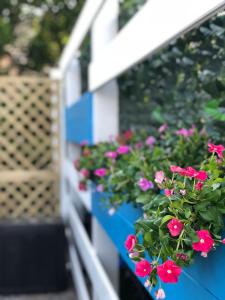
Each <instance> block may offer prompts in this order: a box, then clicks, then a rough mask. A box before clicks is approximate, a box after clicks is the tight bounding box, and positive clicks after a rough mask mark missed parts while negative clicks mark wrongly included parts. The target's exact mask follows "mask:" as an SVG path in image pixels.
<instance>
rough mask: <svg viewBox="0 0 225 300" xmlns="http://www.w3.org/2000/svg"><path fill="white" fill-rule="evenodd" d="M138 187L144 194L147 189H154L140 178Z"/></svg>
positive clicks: (150, 183) (148, 182)
mask: <svg viewBox="0 0 225 300" xmlns="http://www.w3.org/2000/svg"><path fill="white" fill-rule="evenodd" d="M138 186H139V187H140V189H141V190H142V191H144V192H145V191H147V190H149V189H152V188H153V187H154V184H153V183H152V182H151V181H149V180H148V179H146V178H140V179H139V181H138Z"/></svg>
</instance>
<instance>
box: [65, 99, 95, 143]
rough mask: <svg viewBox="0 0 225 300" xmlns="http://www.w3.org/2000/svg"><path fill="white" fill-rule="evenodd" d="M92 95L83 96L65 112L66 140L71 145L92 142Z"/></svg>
mask: <svg viewBox="0 0 225 300" xmlns="http://www.w3.org/2000/svg"><path fill="white" fill-rule="evenodd" d="M92 112H93V95H92V94H91V93H85V94H83V95H82V96H81V97H80V98H79V100H78V101H77V102H75V103H74V104H72V105H71V106H69V107H67V108H66V110H65V123H66V140H67V141H68V142H71V143H77V144H80V143H82V142H84V141H86V142H87V143H88V144H92V142H93V132H92V128H93V126H92V116H93V114H92Z"/></svg>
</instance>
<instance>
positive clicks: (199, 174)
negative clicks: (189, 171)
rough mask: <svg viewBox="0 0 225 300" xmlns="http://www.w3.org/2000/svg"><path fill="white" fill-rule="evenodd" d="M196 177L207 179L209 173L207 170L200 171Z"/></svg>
mask: <svg viewBox="0 0 225 300" xmlns="http://www.w3.org/2000/svg"><path fill="white" fill-rule="evenodd" d="M194 177H195V178H196V179H198V180H201V181H205V180H206V179H207V177H208V174H207V172H206V171H199V172H197V174H196V175H195V176H194Z"/></svg>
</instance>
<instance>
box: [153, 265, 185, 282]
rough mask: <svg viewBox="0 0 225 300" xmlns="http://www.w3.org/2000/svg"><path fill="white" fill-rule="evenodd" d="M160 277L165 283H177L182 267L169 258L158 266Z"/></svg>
mask: <svg viewBox="0 0 225 300" xmlns="http://www.w3.org/2000/svg"><path fill="white" fill-rule="evenodd" d="M157 273H158V276H159V278H160V279H161V280H162V281H163V282H165V283H177V281H178V277H179V276H180V274H181V267H179V266H177V265H176V264H175V262H173V261H172V260H167V261H166V262H164V263H163V264H162V265H159V266H158V267H157Z"/></svg>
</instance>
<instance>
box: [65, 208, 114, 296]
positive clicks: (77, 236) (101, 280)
mask: <svg viewBox="0 0 225 300" xmlns="http://www.w3.org/2000/svg"><path fill="white" fill-rule="evenodd" d="M69 224H70V229H71V232H72V235H73V238H74V241H75V242H76V246H77V248H78V251H79V254H80V256H81V259H82V262H83V264H84V266H85V268H86V270H87V272H88V274H89V276H90V280H91V282H92V285H93V287H94V289H95V291H96V293H97V295H98V299H99V300H106V299H107V300H119V298H118V296H117V294H116V292H115V290H114V288H113V287H112V285H111V283H110V280H109V278H108V276H107V274H106V272H105V271H104V269H103V267H102V265H101V263H100V261H99V259H98V257H97V255H96V252H95V250H94V248H93V246H92V244H91V242H90V240H89V237H88V235H87V233H86V231H85V228H84V226H83V224H82V222H81V220H80V218H79V216H78V214H77V212H76V209H75V208H74V206H73V205H72V204H71V203H70V209H69ZM109 259H110V257H109Z"/></svg>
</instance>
